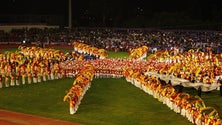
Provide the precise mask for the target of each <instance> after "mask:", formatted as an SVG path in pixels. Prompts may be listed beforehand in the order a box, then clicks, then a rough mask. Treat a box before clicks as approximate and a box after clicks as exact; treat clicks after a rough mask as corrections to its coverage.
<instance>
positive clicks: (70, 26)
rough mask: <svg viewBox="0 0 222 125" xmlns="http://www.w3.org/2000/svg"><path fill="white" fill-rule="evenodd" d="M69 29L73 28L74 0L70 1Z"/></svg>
mask: <svg viewBox="0 0 222 125" xmlns="http://www.w3.org/2000/svg"><path fill="white" fill-rule="evenodd" d="M68 6H69V29H71V28H72V0H69V5H68Z"/></svg>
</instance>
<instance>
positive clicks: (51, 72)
mask: <svg viewBox="0 0 222 125" xmlns="http://www.w3.org/2000/svg"><path fill="white" fill-rule="evenodd" d="M83 59H84V57H83V55H81V54H79V53H77V52H70V53H64V52H63V51H61V50H55V49H50V48H39V47H35V46H32V47H26V46H20V47H19V48H18V51H16V52H8V51H7V52H4V53H1V54H0V69H1V70H0V88H2V87H9V86H19V85H24V84H31V83H38V82H42V81H47V80H54V79H60V78H64V77H66V74H65V71H64V70H62V69H61V68H60V66H59V63H60V62H62V61H66V60H83Z"/></svg>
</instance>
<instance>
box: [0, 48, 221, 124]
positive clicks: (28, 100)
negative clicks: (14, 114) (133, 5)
mask: <svg viewBox="0 0 222 125" xmlns="http://www.w3.org/2000/svg"><path fill="white" fill-rule="evenodd" d="M115 54H116V55H118V53H115V52H112V54H109V57H111V58H113V57H116V55H115ZM121 54H122V55H121V56H120V57H123V56H126V55H127V53H121ZM111 55H112V56H111ZM73 81H74V79H73V78H66V79H60V80H54V81H47V82H42V83H37V84H31V85H21V86H15V87H9V88H2V89H0V109H7V110H12V111H18V112H23V113H28V114H34V115H39V116H44V117H49V118H55V119H61V120H66V121H72V122H77V123H82V124H86V125H135V124H136V125H165V124H167V125H189V124H190V125H191V123H190V122H189V121H188V120H187V119H186V118H184V117H182V116H181V115H180V114H176V113H175V112H174V111H172V110H170V109H169V108H168V107H167V106H166V105H164V104H162V103H161V102H159V101H158V100H157V99H154V98H153V97H152V96H150V95H148V94H146V93H145V92H143V91H142V90H140V89H139V88H136V87H135V86H134V85H132V84H131V83H128V82H126V80H125V79H124V78H120V79H111V78H104V79H94V80H93V81H92V84H91V88H90V89H89V90H88V91H87V92H86V94H85V96H84V98H83V100H82V102H81V104H80V106H79V109H78V111H77V113H76V114H74V115H70V114H69V103H68V102H63V97H64V96H65V94H66V91H67V90H69V88H70V87H71V86H72V83H73ZM184 91H187V92H188V93H190V94H192V95H195V94H197V92H196V90H193V89H191V88H185V89H184ZM202 98H203V99H204V100H205V103H206V105H207V106H215V105H216V106H219V107H222V97H221V96H220V95H219V91H212V92H211V93H203V94H202ZM220 110H221V109H220ZM221 111H222V110H221Z"/></svg>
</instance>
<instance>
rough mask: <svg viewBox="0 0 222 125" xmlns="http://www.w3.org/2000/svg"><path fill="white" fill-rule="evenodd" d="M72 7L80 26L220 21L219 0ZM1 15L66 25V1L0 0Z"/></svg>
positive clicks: (94, 1)
mask: <svg viewBox="0 0 222 125" xmlns="http://www.w3.org/2000/svg"><path fill="white" fill-rule="evenodd" d="M72 7H73V8H72V10H73V24H74V25H79V26H124V25H135V24H136V22H137V23H138V22H139V23H138V24H140V25H138V26H150V25H174V24H175V25H186V24H189V25H190V24H196V23H207V22H208V23H209V22H213V23H220V22H222V4H221V3H220V0H184V1H182V0H130V1H129V0H73V1H72ZM4 15H59V16H60V17H62V18H64V22H63V23H65V22H67V18H68V0H1V1H0V17H1V18H4ZM2 20H3V19H2ZM7 21H9V23H10V20H4V22H1V20H0V23H7Z"/></svg>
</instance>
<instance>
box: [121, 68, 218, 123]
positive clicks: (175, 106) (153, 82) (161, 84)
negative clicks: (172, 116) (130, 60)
mask: <svg viewBox="0 0 222 125" xmlns="http://www.w3.org/2000/svg"><path fill="white" fill-rule="evenodd" d="M123 74H124V76H125V77H126V80H127V81H128V82H131V83H132V84H134V85H135V86H136V87H138V88H140V89H142V90H143V91H144V92H146V93H148V94H150V95H152V96H153V97H154V98H157V99H158V100H159V101H160V102H162V103H163V104H165V105H167V106H168V107H169V108H170V109H171V110H173V111H175V112H176V113H179V114H181V115H182V116H184V117H186V118H187V119H188V120H189V121H190V122H192V123H194V124H196V125H221V124H222V118H221V116H220V113H219V111H217V110H216V109H215V108H214V107H208V106H206V105H205V103H204V100H203V99H201V98H200V97H199V96H191V95H190V94H188V93H186V92H184V91H180V90H176V89H175V88H174V87H173V86H172V85H171V84H167V83H166V82H165V81H162V80H160V79H159V78H156V77H153V76H149V75H145V74H144V73H143V72H139V71H134V70H133V69H131V68H127V69H124V72H123Z"/></svg>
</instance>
